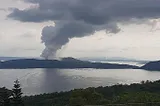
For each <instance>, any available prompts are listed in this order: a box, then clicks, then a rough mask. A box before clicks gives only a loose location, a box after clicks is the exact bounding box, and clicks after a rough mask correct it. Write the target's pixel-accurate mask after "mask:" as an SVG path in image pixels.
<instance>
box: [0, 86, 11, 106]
mask: <svg viewBox="0 0 160 106" xmlns="http://www.w3.org/2000/svg"><path fill="white" fill-rule="evenodd" d="M11 94H12V93H11V91H10V90H8V89H6V88H5V87H3V88H0V106H10V99H11Z"/></svg>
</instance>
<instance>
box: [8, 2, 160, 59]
mask: <svg viewBox="0 0 160 106" xmlns="http://www.w3.org/2000/svg"><path fill="white" fill-rule="evenodd" d="M24 1H25V2H30V3H34V4H36V5H35V7H31V8H27V9H24V10H20V9H18V8H15V9H14V10H13V11H12V12H11V13H10V14H9V15H8V17H9V18H12V19H15V20H19V21H22V22H43V21H49V20H52V21H55V26H50V27H45V28H44V29H43V31H42V42H44V44H45V45H46V49H45V50H44V52H43V54H42V55H43V56H44V57H46V58H48V57H50V56H51V55H55V51H57V49H60V48H61V46H62V45H65V44H66V43H67V42H68V41H69V38H73V37H83V36H87V35H91V34H93V33H94V32H95V31H98V30H106V32H111V33H117V32H119V31H120V28H119V27H118V26H117V23H118V22H124V21H128V22H131V21H130V20H132V19H138V20H139V19H141V20H144V19H151V18H159V17H160V5H159V4H160V0H24Z"/></svg>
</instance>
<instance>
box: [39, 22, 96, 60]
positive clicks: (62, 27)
mask: <svg viewBox="0 0 160 106" xmlns="http://www.w3.org/2000/svg"><path fill="white" fill-rule="evenodd" d="M94 32H95V29H94V27H93V26H92V25H89V24H85V23H82V22H76V21H72V22H69V21H68V22H56V23H55V26H46V27H44V28H43V30H42V37H41V39H42V43H44V44H45V49H44V50H43V53H42V55H41V56H42V57H44V58H45V59H53V58H55V57H56V51H57V50H58V49H61V47H62V46H63V45H65V44H66V43H68V42H69V39H70V38H74V37H84V36H87V35H91V34H93V33H94Z"/></svg>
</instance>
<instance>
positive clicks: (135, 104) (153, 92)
mask: <svg viewBox="0 0 160 106" xmlns="http://www.w3.org/2000/svg"><path fill="white" fill-rule="evenodd" d="M21 94H22V93H21V88H20V84H19V82H18V81H15V84H14V89H13V90H8V89H6V88H0V106H14V105H15V101H16V103H17V104H19V106H22V105H25V106H84V105H106V106H107V105H110V106H113V105H114V104H115V105H122V106H125V105H127V106H160V80H159V81H155V82H150V81H146V82H145V81H142V82H141V83H140V84H131V85H121V84H118V85H114V86H106V87H98V88H93V87H90V88H87V89H75V90H72V91H68V92H59V93H57V92H56V93H50V94H41V95H35V96H25V97H21ZM13 95H14V96H13ZM17 104H16V105H17ZM17 106H18V105H17Z"/></svg>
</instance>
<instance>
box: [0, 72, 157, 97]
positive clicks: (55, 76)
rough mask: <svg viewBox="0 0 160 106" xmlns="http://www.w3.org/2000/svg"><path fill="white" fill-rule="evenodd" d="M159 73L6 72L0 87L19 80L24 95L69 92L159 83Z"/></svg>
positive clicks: (8, 86)
mask: <svg viewBox="0 0 160 106" xmlns="http://www.w3.org/2000/svg"><path fill="white" fill-rule="evenodd" d="M159 76H160V72H158V71H153V72H152V71H151V72H150V71H146V70H140V69H7V70H0V86H1V87H2V86H5V87H7V88H9V89H11V88H12V86H13V82H14V80H16V79H17V78H18V79H19V80H20V82H21V85H22V88H23V93H24V94H25V95H35V94H41V93H49V92H57V91H68V90H71V89H74V88H86V87H98V86H108V85H113V84H117V83H123V84H130V83H138V82H141V81H142V80H151V81H154V80H158V79H159V78H160V77H159Z"/></svg>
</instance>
